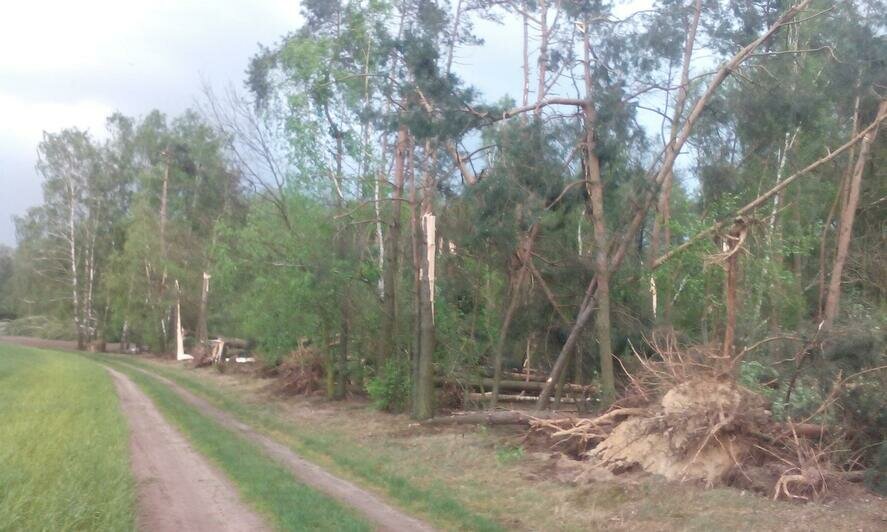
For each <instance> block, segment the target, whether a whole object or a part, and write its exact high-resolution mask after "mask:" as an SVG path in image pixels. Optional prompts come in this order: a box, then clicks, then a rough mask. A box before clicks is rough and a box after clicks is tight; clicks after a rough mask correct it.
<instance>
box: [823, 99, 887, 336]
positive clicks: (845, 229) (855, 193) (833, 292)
mask: <svg viewBox="0 0 887 532" xmlns="http://www.w3.org/2000/svg"><path fill="white" fill-rule="evenodd" d="M885 116H887V100H884V101H882V102H881V105H880V106H879V107H878V118H876V122H879V121H880V120H883V119H884V117H885ZM877 136H878V126H875V128H874V129H873V130H871V131H869V133H868V134H866V135H865V136H864V137H863V139H862V143H861V145H860V147H859V155H857V156H856V165H855V166H854V167H853V173H852V174H851V175H850V182H849V183H848V186H847V203H846V204H845V205H844V208H843V210H842V211H841V218H840V225H839V226H838V242H837V245H836V250H835V260H834V262H833V263H832V273H831V278H830V279H829V285H828V291H827V293H826V298H825V308H824V310H823V313H822V325H821V329H823V330H828V329H831V327H832V325H833V323H834V321H835V317H836V316H837V315H838V305H839V302H840V300H841V277H842V275H843V273H844V264H845V263H846V262H847V253H848V252H849V250H850V238H851V236H852V234H853V221H854V219H855V217H856V207H857V205H859V192H860V189H861V187H862V176H863V174H864V173H865V165H866V162H867V161H868V157H869V152H870V151H871V147H872V143H873V142H874V141H875V139H876V138H877Z"/></svg>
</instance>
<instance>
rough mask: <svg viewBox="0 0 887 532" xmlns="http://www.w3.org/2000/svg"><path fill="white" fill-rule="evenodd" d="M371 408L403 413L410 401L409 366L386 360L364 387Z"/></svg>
mask: <svg viewBox="0 0 887 532" xmlns="http://www.w3.org/2000/svg"><path fill="white" fill-rule="evenodd" d="M366 390H367V393H368V394H369V396H370V399H372V401H373V406H375V407H376V408H378V409H379V410H384V411H387V412H403V411H404V410H406V408H407V405H408V404H409V399H410V370H409V366H408V365H407V364H406V363H404V362H401V361H398V360H393V359H392V360H388V361H387V362H385V364H384V365H383V366H382V368H381V369H380V370H379V371H378V372H377V373H376V375H374V376H373V377H372V378H371V379H370V380H369V381H368V382H367V385H366Z"/></svg>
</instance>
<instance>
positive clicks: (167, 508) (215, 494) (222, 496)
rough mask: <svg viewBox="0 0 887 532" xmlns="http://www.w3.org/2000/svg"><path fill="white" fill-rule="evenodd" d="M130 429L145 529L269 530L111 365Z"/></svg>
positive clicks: (139, 519) (139, 516)
mask: <svg viewBox="0 0 887 532" xmlns="http://www.w3.org/2000/svg"><path fill="white" fill-rule="evenodd" d="M106 369H107V370H108V372H109V373H110V374H111V378H112V380H113V381H114V387H115V388H116V389H117V396H118V397H119V399H120V407H121V409H122V410H123V414H124V416H125V417H126V419H127V423H128V425H129V433H130V454H131V461H132V471H133V475H134V476H135V479H136V493H137V507H138V510H137V514H136V526H137V528H138V529H139V530H148V531H151V532H167V531H169V532H173V531H176V532H178V531H182V530H194V531H202V530H212V531H231V532H234V531H237V532H241V531H242V532H246V531H265V530H270V528H269V527H268V526H267V525H266V524H265V522H264V521H263V520H262V519H261V518H260V517H259V516H258V515H257V514H256V513H255V512H253V511H252V510H251V509H250V508H248V507H247V506H246V505H245V504H244V503H243V502H242V501H241V500H240V497H239V495H238V494H237V490H236V488H235V487H234V485H233V484H232V483H231V481H230V480H228V478H227V477H226V476H225V475H224V474H223V473H221V472H220V471H218V470H217V469H216V468H215V467H214V466H212V465H211V464H210V463H209V462H208V461H207V460H206V458H204V457H203V456H202V455H201V454H200V453H198V452H197V451H196V450H194V448H193V447H191V445H190V444H189V443H188V441H187V440H186V439H185V437H184V436H183V435H182V434H181V433H180V432H179V431H178V430H176V429H175V428H173V427H172V426H171V425H170V424H169V423H168V422H167V421H166V419H164V418H163V416H162V415H161V414H160V412H159V411H158V410H157V407H156V406H154V403H153V402H152V401H151V399H149V398H148V396H147V395H145V394H144V392H142V391H141V390H140V389H139V388H138V386H136V385H135V384H134V383H133V382H132V381H131V380H130V379H129V377H127V376H126V375H124V374H122V373H120V372H118V371H115V370H113V369H111V368H107V367H106Z"/></svg>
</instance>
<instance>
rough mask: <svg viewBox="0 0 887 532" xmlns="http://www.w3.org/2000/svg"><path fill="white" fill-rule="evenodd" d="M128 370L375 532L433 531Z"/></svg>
mask: <svg viewBox="0 0 887 532" xmlns="http://www.w3.org/2000/svg"><path fill="white" fill-rule="evenodd" d="M127 366H128V367H129V368H132V369H133V370H136V371H139V372H142V373H144V374H146V375H148V376H150V377H152V378H154V379H157V380H158V381H160V382H162V383H163V384H165V385H166V386H168V387H169V388H170V389H171V390H172V391H174V392H175V393H176V394H177V395H178V396H179V397H181V398H182V400H184V401H185V402H186V403H188V404H190V405H191V406H193V407H195V408H196V409H197V410H198V411H200V412H201V413H202V414H204V415H206V416H208V417H210V418H212V419H213V420H215V421H216V422H217V423H219V424H220V425H222V426H223V427H225V428H227V429H229V430H232V431H234V432H236V433H238V434H240V435H241V436H243V437H244V438H246V439H247V440H249V441H251V442H253V443H255V444H257V445H258V446H259V447H260V448H261V449H262V450H264V451H265V453H266V454H267V455H268V456H270V457H271V458H273V459H274V460H276V461H277V462H279V463H280V464H282V465H284V466H285V467H286V468H287V469H289V470H290V472H291V473H292V474H293V476H294V477H295V478H296V479H297V480H299V481H300V482H302V483H304V484H305V485H307V486H309V487H311V488H314V489H316V490H317V491H320V492H322V493H324V494H326V495H328V496H329V497H331V498H333V499H335V500H337V501H339V502H340V503H342V504H344V505H346V506H349V507H351V508H353V509H354V510H356V511H357V512H358V513H359V514H360V515H362V516H363V517H364V518H366V519H367V520H369V521H370V522H371V523H372V524H373V525H374V528H375V529H376V530H384V531H391V532H395V531H396V532H406V531H421V532H431V531H433V530H434V528H432V527H431V526H430V525H428V524H427V523H425V522H423V521H420V520H419V519H416V518H414V517H411V516H409V515H407V514H405V513H404V512H402V511H400V510H398V509H397V508H394V507H393V506H391V505H389V504H388V503H386V502H385V501H383V500H382V499H381V498H380V497H378V496H376V495H374V494H372V493H370V492H368V491H366V490H364V489H362V488H360V487H358V486H356V485H355V484H353V483H351V482H349V481H347V480H344V479H341V478H339V477H337V476H335V475H333V474H331V473H329V472H327V471H325V470H324V469H322V468H321V467H319V466H318V465H316V464H314V463H312V462H309V461H307V460H305V459H304V458H302V457H301V456H299V455H297V454H296V453H295V452H293V450H292V449H290V448H289V447H288V446H286V445H284V444H282V443H279V442H277V441H275V440H273V439H271V438H270V437H268V436H265V435H264V434H261V433H259V432H257V431H256V430H255V429H253V428H252V427H250V426H249V425H247V424H246V423H242V422H241V421H239V420H237V419H236V418H235V417H234V416H232V415H231V414H229V413H227V412H225V411H223V410H220V409H219V408H217V407H216V406H214V405H212V404H210V403H209V402H208V401H207V400H205V399H203V398H201V397H198V396H196V395H194V394H193V393H191V392H190V391H188V390H186V389H185V388H183V387H182V386H180V385H179V384H177V383H175V382H173V381H171V380H170V379H167V378H166V377H162V376H160V375H158V374H156V373H153V372H151V371H148V370H145V369H142V368H139V367H135V366H131V365H128V364H127Z"/></svg>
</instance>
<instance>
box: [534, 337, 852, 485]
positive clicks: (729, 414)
mask: <svg viewBox="0 0 887 532" xmlns="http://www.w3.org/2000/svg"><path fill="white" fill-rule="evenodd" d="M651 345H653V346H654V347H655V348H656V349H657V355H658V356H657V357H656V359H655V361H654V360H651V359H646V358H643V357H640V356H639V357H638V358H639V360H640V362H641V370H640V371H639V372H637V373H638V374H637V375H632V376H630V382H631V389H629V390H626V392H627V394H626V397H627V398H626V399H625V400H624V401H623V402H622V403H621V404H617V405H615V406H614V407H613V408H612V409H611V410H610V411H608V412H606V413H604V414H603V415H601V416H598V417H595V418H556V419H551V418H538V419H531V420H530V421H529V425H530V433H531V435H533V436H535V437H536V438H538V437H539V436H540V435H542V436H545V437H546V438H547V441H548V444H549V445H550V447H551V449H552V450H556V451H559V452H561V453H563V454H564V455H566V456H569V457H571V458H573V459H578V460H581V461H582V463H583V465H584V466H585V467H586V468H587V471H583V473H582V474H580V475H577V478H576V480H577V481H582V479H583V478H585V479H588V478H599V477H600V475H597V474H590V473H592V472H597V473H600V472H605V473H610V474H614V475H619V474H623V473H628V472H645V473H649V474H655V475H660V476H662V477H664V478H666V479H669V480H673V481H690V482H698V483H700V484H704V485H706V486H715V485H732V486H737V487H741V488H744V489H749V490H753V491H756V492H759V493H762V494H767V495H772V496H773V497H774V498H784V499H793V500H794V499H798V500H819V499H821V498H822V497H823V496H824V495H825V493H826V492H827V491H828V490H830V489H832V488H834V487H835V486H837V485H842V484H846V482H847V481H848V480H854V479H855V478H854V477H857V476H859V475H856V474H848V473H843V472H841V471H840V470H839V469H838V467H836V466H835V465H834V464H833V463H831V454H832V453H830V452H829V450H828V449H829V447H828V445H827V442H826V440H830V441H838V436H837V435H834V434H828V433H827V431H826V430H825V429H824V428H823V427H821V426H819V425H814V424H810V423H793V422H791V421H789V422H787V423H781V422H777V421H775V420H774V419H773V418H772V416H771V413H770V412H769V411H768V410H767V405H766V404H765V401H764V400H763V398H761V397H760V396H758V395H757V394H755V393H752V392H751V391H749V390H746V389H745V388H743V387H741V386H739V385H738V384H736V380H735V378H734V377H733V376H732V373H731V372H730V367H729V366H730V363H731V361H730V360H719V359H718V356H717V354H716V351H715V350H714V349H704V348H695V349H690V350H682V349H678V348H677V346H676V344H675V343H674V341H673V340H668V341H667V342H665V343H664V344H657V343H656V342H655V341H654V342H651ZM641 403H644V404H642V405H641ZM626 404H631V405H632V406H630V407H629V406H626ZM827 436H828V437H827Z"/></svg>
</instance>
